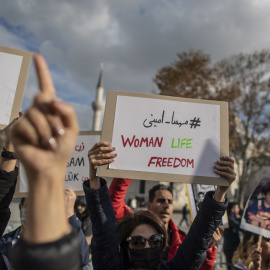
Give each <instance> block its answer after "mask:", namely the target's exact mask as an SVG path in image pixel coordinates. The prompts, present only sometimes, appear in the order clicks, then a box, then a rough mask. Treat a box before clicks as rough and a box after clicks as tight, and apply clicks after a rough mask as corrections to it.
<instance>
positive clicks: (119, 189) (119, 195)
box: [109, 178, 132, 220]
mask: <svg viewBox="0 0 270 270" xmlns="http://www.w3.org/2000/svg"><path fill="white" fill-rule="evenodd" d="M131 181H132V180H131V179H125V178H114V179H113V180H112V182H111V185H110V187H109V193H110V200H111V202H112V206H113V210H114V213H115V217H116V220H120V219H122V218H123V217H124V216H125V215H127V214H129V213H131V209H130V208H129V207H128V206H127V205H126V203H125V201H124V199H125V196H126V193H127V189H128V187H129V185H130V183H131Z"/></svg>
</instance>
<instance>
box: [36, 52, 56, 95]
mask: <svg viewBox="0 0 270 270" xmlns="http://www.w3.org/2000/svg"><path fill="white" fill-rule="evenodd" d="M34 61H35V66H36V71H37V76H38V81H39V88H40V90H41V92H43V93H46V94H51V95H55V90H54V86H53V81H52V78H51V74H50V71H49V69H48V66H47V63H46V60H45V59H44V57H43V56H42V55H40V54H38V53H35V54H34Z"/></svg>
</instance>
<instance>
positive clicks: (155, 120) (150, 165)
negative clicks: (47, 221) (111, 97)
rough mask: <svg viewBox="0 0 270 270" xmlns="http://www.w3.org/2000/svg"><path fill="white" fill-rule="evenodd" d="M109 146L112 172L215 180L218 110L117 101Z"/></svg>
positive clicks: (161, 101) (150, 101)
mask: <svg viewBox="0 0 270 270" xmlns="http://www.w3.org/2000/svg"><path fill="white" fill-rule="evenodd" d="M112 145H113V146H115V147H116V148H117V153H118V157H117V158H116V161H115V162H114V163H112V164H110V166H109V168H110V169H120V170H132V171H143V172H155V173H170V174H182V175H195V176H205V177H218V176H217V175H216V174H215V173H214V172H213V167H214V163H215V162H216V161H217V160H219V158H220V106H219V105H215V104H204V103H192V102H180V101H172V100H165V99H149V98H141V97H129V96H117V103H116V111H115V118H114V127H113V135H112ZM127 157H128V158H127Z"/></svg>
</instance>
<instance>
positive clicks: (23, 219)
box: [21, 207, 27, 227]
mask: <svg viewBox="0 0 270 270" xmlns="http://www.w3.org/2000/svg"><path fill="white" fill-rule="evenodd" d="M26 218H27V212H26V208H24V207H22V209H21V224H22V226H24V227H25V223H26Z"/></svg>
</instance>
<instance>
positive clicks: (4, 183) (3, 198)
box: [0, 112, 23, 236]
mask: <svg viewBox="0 0 270 270" xmlns="http://www.w3.org/2000/svg"><path fill="white" fill-rule="evenodd" d="M22 115H23V113H22V112H20V115H19V117H21V116H22ZM19 117H18V118H16V119H14V120H13V121H12V123H11V124H10V125H8V126H7V127H6V129H5V144H4V149H3V152H2V156H1V157H0V217H1V222H0V236H2V235H3V233H4V231H5V229H6V226H7V224H8V221H9V219H10V214H11V212H10V208H9V206H10V203H11V201H12V199H13V195H14V193H15V188H16V183H17V176H18V168H15V165H16V161H17V159H16V153H15V150H14V147H13V144H12V142H11V129H12V126H13V124H14V123H15V122H16V121H17V120H18V119H19Z"/></svg>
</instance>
